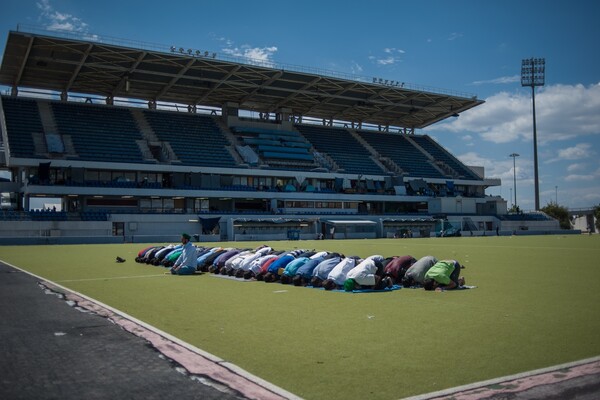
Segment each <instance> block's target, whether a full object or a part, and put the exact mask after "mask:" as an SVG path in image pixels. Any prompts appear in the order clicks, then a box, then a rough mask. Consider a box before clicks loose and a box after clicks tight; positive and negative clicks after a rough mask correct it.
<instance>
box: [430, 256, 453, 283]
mask: <svg viewBox="0 0 600 400" xmlns="http://www.w3.org/2000/svg"><path fill="white" fill-rule="evenodd" d="M452 272H454V260H442V261H438V262H437V263H435V264H434V265H433V267H431V268H429V271H427V273H426V274H425V279H433V280H434V281H436V282H437V283H439V284H440V285H447V284H449V283H450V275H452Z"/></svg>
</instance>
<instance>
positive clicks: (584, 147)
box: [558, 143, 596, 160]
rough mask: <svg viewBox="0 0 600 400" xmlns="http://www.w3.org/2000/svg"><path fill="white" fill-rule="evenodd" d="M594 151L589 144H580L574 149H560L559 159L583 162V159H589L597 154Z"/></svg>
mask: <svg viewBox="0 0 600 400" xmlns="http://www.w3.org/2000/svg"><path fill="white" fill-rule="evenodd" d="M595 153H596V152H595V151H594V150H592V145H591V144H589V143H579V144H577V145H575V146H573V147H567V148H566V149H560V150H559V151H558V159H560V160H581V159H582V158H588V157H591V156H593V155H594V154H595Z"/></svg>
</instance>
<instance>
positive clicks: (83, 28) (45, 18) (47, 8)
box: [36, 0, 97, 39]
mask: <svg viewBox="0 0 600 400" xmlns="http://www.w3.org/2000/svg"><path fill="white" fill-rule="evenodd" d="M36 6H37V8H38V9H39V10H40V11H41V14H40V17H39V19H40V22H41V23H42V24H43V25H44V26H45V27H46V29H48V30H61V31H69V32H79V33H86V32H87V29H88V24H87V23H85V22H83V21H82V20H81V19H80V18H77V17H75V16H73V15H71V14H67V13H63V12H59V11H56V10H55V9H54V7H53V6H52V5H51V4H50V0H41V1H39V2H37V3H36ZM92 38H94V37H92ZM95 39H97V37H95Z"/></svg>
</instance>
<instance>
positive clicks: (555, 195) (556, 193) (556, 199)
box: [554, 186, 558, 205]
mask: <svg viewBox="0 0 600 400" xmlns="http://www.w3.org/2000/svg"><path fill="white" fill-rule="evenodd" d="M554 204H556V205H558V186H554Z"/></svg>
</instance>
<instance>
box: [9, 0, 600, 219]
mask: <svg viewBox="0 0 600 400" xmlns="http://www.w3.org/2000/svg"><path fill="white" fill-rule="evenodd" d="M0 8H1V11H0V52H1V53H3V52H4V46H5V43H6V35H7V33H8V31H9V30H14V29H16V28H17V25H18V24H24V25H32V26H35V27H39V28H47V29H64V30H71V31H74V32H79V33H81V34H84V35H87V36H89V37H90V38H94V37H96V38H100V39H102V38H108V37H114V38H120V39H125V40H131V41H143V42H150V43H156V44H159V45H164V46H171V45H175V46H178V47H179V46H181V47H185V48H193V49H203V50H209V51H211V52H213V51H214V52H216V53H217V54H218V55H233V56H238V55H239V56H249V57H252V58H257V59H261V60H264V61H269V62H276V63H282V64H292V65H298V66H305V67H309V68H318V69H324V70H331V71H337V72H342V73H348V74H355V75H358V76H364V77H367V78H371V77H381V78H384V79H389V80H397V81H401V82H407V83H410V84H414V85H419V86H425V87H430V88H439V89H444V90H450V91H456V92H463V93H471V94H474V95H477V96H478V97H479V98H480V99H483V100H485V101H486V103H485V104H483V105H481V106H479V107H476V108H474V109H472V110H470V111H467V112H464V113H462V114H461V115H460V117H458V118H454V119H451V120H447V121H445V122H441V123H438V124H436V125H434V126H431V127H429V128H427V129H425V130H422V131H418V132H417V133H427V134H429V135H431V136H433V137H434V138H436V140H438V142H440V143H441V144H442V145H443V146H445V147H446V148H447V149H449V150H450V151H451V152H452V153H453V154H454V155H456V156H457V157H458V158H460V159H461V160H462V161H463V162H465V163H467V164H468V165H478V166H484V167H485V169H486V176H488V177H495V178H501V179H502V186H501V187H498V188H491V189H488V194H500V195H502V196H503V197H504V198H506V199H509V198H511V194H512V188H513V178H514V175H513V174H514V171H513V159H512V158H511V157H509V154H511V153H515V152H516V153H518V154H520V156H519V157H517V158H516V165H517V167H516V179H517V196H518V197H517V203H518V204H519V206H520V207H521V208H522V209H525V210H531V209H533V208H534V181H533V177H534V172H533V171H534V168H533V133H532V132H533V127H532V106H531V89H530V88H523V87H521V84H520V69H521V60H522V59H524V58H530V57H544V58H545V59H546V85H545V86H544V87H543V88H538V89H536V113H537V136H538V159H539V161H538V166H539V177H540V206H542V207H543V206H545V205H546V204H548V203H549V202H554V201H556V200H558V203H559V204H560V205H563V206H567V207H569V208H571V209H573V208H579V207H589V206H593V205H598V204H600V161H599V160H600V158H599V156H600V24H598V22H597V18H598V16H599V15H600V2H598V1H593V0H589V1H583V0H579V1H557V0H549V1H526V0H520V1H513V0H502V1H460V0H459V1H455V2H448V1H437V0H430V1H427V2H419V1H410V2H409V1H372V2H356V1H352V0H347V1H344V2H342V1H326V0H322V1H312V0H311V1H296V2H286V1H260V0H256V1H247V0H246V1H235V0H230V1H228V2H218V1H210V2H206V1H201V0H196V1H178V0H172V1H169V2H165V1H160V2H159V1H153V0H146V1H137V0H135V1H132V0H129V1H118V2H117V1H113V0H104V1H79V0H37V1H36V0H3V1H2V5H1V6H0ZM4 89H5V88H4ZM511 203H512V201H510V200H509V205H510V204H511Z"/></svg>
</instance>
